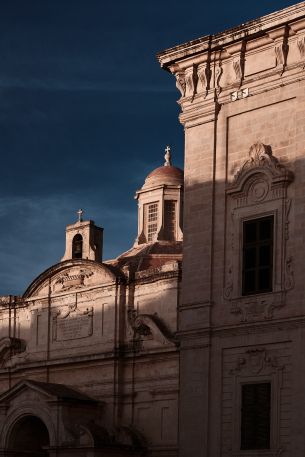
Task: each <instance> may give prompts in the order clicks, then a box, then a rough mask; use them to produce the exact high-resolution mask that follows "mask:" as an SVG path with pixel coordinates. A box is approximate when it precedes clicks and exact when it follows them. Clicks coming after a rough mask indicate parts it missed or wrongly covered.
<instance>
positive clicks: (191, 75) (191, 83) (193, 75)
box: [185, 65, 198, 98]
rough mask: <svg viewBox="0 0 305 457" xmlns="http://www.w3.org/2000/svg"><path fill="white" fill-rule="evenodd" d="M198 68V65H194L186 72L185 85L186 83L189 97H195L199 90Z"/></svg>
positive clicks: (186, 93) (186, 92)
mask: <svg viewBox="0 0 305 457" xmlns="http://www.w3.org/2000/svg"><path fill="white" fill-rule="evenodd" d="M197 81H198V76H197V67H196V65H192V66H191V67H190V68H187V69H186V70H185V83H186V90H185V95H186V96H187V97H192V98H194V97H195V94H196V90H197Z"/></svg>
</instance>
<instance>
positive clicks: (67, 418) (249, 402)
mask: <svg viewBox="0 0 305 457" xmlns="http://www.w3.org/2000/svg"><path fill="white" fill-rule="evenodd" d="M158 59H159V62H160V64H161V67H162V68H163V69H165V70H166V71H168V72H169V73H171V74H172V75H174V76H175V78H176V86H177V88H178V90H179V91H180V94H181V98H180V100H179V104H180V106H181V114H180V121H181V123H182V124H183V126H184V129H185V169H184V175H183V172H182V171H181V170H180V169H178V168H176V167H174V166H173V165H172V164H171V158H170V151H169V149H168V148H167V150H166V155H165V164H164V166H161V167H159V168H157V169H156V170H154V171H153V172H152V173H150V174H149V175H148V176H147V178H146V180H145V182H144V185H143V186H142V188H141V189H140V190H139V191H138V192H137V193H136V199H137V201H138V236H137V239H136V242H135V244H134V246H133V247H132V248H131V249H130V250H129V251H127V252H125V253H123V254H122V255H120V256H119V257H118V258H117V259H114V260H109V261H102V235H103V231H102V229H101V228H99V227H96V226H95V224H94V223H93V222H92V221H86V220H84V221H83V220H82V214H81V212H80V213H79V220H78V221H77V222H76V223H75V224H72V225H70V226H68V227H67V230H66V252H65V254H64V257H63V259H62V261H61V262H59V263H58V264H57V265H54V266H52V267H51V268H49V269H48V270H47V271H45V272H44V273H42V274H41V275H40V276H39V277H38V278H36V279H35V280H34V281H33V283H32V284H31V285H30V286H29V287H28V289H27V290H26V291H25V293H24V294H23V296H22V297H15V296H9V297H1V321H0V322H1V327H0V332H1V335H0V350H1V369H0V455H3V456H15V457H16V456H20V457H24V456H26V455H31V456H36V457H42V456H52V457H53V456H58V457H66V456H72V455H73V456H78V455H79V456H84V457H85V456H86V457H89V456H90V457H91V456H92V457H93V456H94V457H95V456H100V457H102V456H104V457H108V456H116V457H121V456H122V457H123V456H129V455H132V456H144V455H147V456H150V457H157V456H160V457H178V456H179V457H262V456H264V457H279V456H281V457H301V456H302V457H304V455H305V439H304V429H305V412H304V407H303V405H304V404H305V388H304V380H305V357H304V345H305V298H304V264H303V262H304V252H303V246H304V242H305V231H304V216H305V209H304V202H305V197H304V192H305V166H304V160H305V152H304V151H305V70H304V68H305V2H301V3H298V4H296V5H294V6H291V7H288V8H286V9H284V10H281V11H278V12H276V13H273V14H270V15H267V16H264V17H262V18H259V19H257V20H253V21H250V22H248V23H246V24H243V25H241V26H239V27H236V28H234V29H231V30H227V31H225V32H223V33H218V34H216V35H209V36H206V37H203V38H200V39H198V40H194V41H191V42H188V43H185V44H182V45H179V46H176V47H174V48H171V49H168V50H166V51H164V52H161V53H160V54H158ZM182 212H183V215H182ZM182 221H183V224H182ZM182 230H183V249H182ZM182 253H183V259H182Z"/></svg>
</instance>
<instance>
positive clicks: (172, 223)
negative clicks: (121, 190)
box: [135, 146, 183, 245]
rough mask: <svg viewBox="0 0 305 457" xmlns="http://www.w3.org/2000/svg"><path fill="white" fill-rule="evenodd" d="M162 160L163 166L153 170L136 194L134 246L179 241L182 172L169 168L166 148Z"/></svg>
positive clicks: (169, 162)
mask: <svg viewBox="0 0 305 457" xmlns="http://www.w3.org/2000/svg"><path fill="white" fill-rule="evenodd" d="M164 158H165V163H164V165H163V166H161V167H158V168H156V169H155V170H153V171H152V172H151V173H150V174H149V175H148V176H147V178H146V179H145V182H144V185H143V186H142V188H141V189H140V190H138V191H137V192H136V195H135V199H136V200H138V236H137V239H136V242H135V245H139V244H144V243H152V242H155V241H182V238H183V235H182V208H183V171H182V170H181V169H180V168H177V167H174V166H173V165H172V161H171V149H170V147H169V146H167V147H166V149H165V156H164Z"/></svg>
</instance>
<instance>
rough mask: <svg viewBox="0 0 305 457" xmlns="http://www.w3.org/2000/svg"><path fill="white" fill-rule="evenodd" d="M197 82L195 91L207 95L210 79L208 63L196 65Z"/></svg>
mask: <svg viewBox="0 0 305 457" xmlns="http://www.w3.org/2000/svg"><path fill="white" fill-rule="evenodd" d="M197 74H198V83H197V91H198V93H203V94H204V97H206V96H207V94H208V90H209V88H210V80H211V70H210V67H209V64H208V63H205V64H201V65H199V66H198V71H197Z"/></svg>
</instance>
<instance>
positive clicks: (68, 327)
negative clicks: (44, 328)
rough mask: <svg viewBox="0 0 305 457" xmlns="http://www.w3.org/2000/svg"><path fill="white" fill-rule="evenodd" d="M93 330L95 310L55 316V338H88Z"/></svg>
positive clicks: (57, 339) (62, 339) (59, 339)
mask: <svg viewBox="0 0 305 457" xmlns="http://www.w3.org/2000/svg"><path fill="white" fill-rule="evenodd" d="M92 332H93V311H92V310H91V311H88V312H86V313H85V314H76V313H75V314H74V313H73V314H69V315H68V316H66V317H64V318H61V317H58V316H55V317H54V318H53V340H55V341H67V340H76V339H80V338H87V337H88V336H91V335H92Z"/></svg>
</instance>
